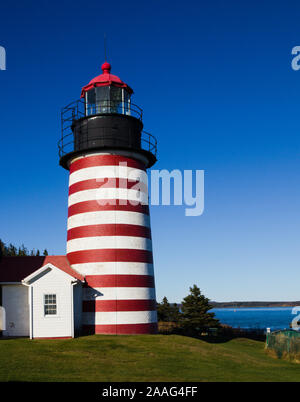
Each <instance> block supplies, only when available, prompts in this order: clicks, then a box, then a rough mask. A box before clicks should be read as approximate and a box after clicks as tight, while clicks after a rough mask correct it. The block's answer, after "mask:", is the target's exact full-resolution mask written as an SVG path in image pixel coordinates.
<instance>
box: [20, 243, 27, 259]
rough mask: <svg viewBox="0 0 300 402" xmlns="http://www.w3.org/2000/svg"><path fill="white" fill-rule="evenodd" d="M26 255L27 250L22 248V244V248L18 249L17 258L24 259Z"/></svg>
mask: <svg viewBox="0 0 300 402" xmlns="http://www.w3.org/2000/svg"><path fill="white" fill-rule="evenodd" d="M26 255H28V250H27V248H26V247H25V246H24V244H22V246H21V247H19V250H18V256H19V257H24V256H26Z"/></svg>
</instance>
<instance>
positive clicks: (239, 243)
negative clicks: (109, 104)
mask: <svg viewBox="0 0 300 402" xmlns="http://www.w3.org/2000/svg"><path fill="white" fill-rule="evenodd" d="M262 3H263V4H262ZM297 3H298V4H297ZM299 21H300V5H299V2H297V1H272V2H271V1H264V2H260V1H251V2H250V1H245V2H240V1H232V0H229V1H209V2H196V1H190V0H187V1H185V2H184V3H183V2H182V1H177V0H173V1H172V2H170V1H164V0H160V1H156V0H155V1H147V2H146V1H141V0H140V1H130V0H129V1H126V2H123V1H122V2H121V1H118V0H115V1H114V2H113V3H111V2H99V1H94V0H90V1H89V2H85V3H83V2H74V1H69V0H62V1H60V2H57V3H54V2H50V1H43V0H40V1H27V2H21V1H16V2H14V4H12V3H9V2H7V3H6V4H2V5H1V14H0V45H1V46H4V47H5V48H6V52H7V70H6V71H0V91H1V96H0V116H1V151H2V152H1V158H0V168H1V172H2V174H1V181H2V190H1V197H0V222H1V223H0V225H1V228H0V237H1V238H2V239H3V240H4V241H6V242H13V243H15V244H21V243H24V244H25V245H26V246H27V247H28V248H39V249H44V248H45V247H46V248H47V249H48V250H49V252H50V253H51V254H64V253H65V244H66V221H67V188H68V175H67V172H66V171H64V170H63V169H62V168H61V167H60V166H59V165H58V155H57V141H58V139H59V135H60V109H61V107H62V106H65V105H66V104H67V103H69V102H71V101H73V100H75V99H77V98H79V96H80V90H81V87H82V86H83V85H85V84H87V83H88V82H89V80H90V79H91V78H93V77H94V76H96V75H98V74H99V73H100V66H101V64H102V62H103V61H104V51H103V35H104V32H105V33H106V35H107V38H108V39H107V43H108V60H109V61H110V62H111V64H112V73H115V74H117V75H119V76H120V77H121V78H122V79H123V80H124V81H125V82H127V83H128V84H129V85H130V86H131V87H133V89H134V91H135V97H134V102H135V103H137V104H138V105H140V106H141V107H142V108H143V109H144V125H145V129H146V130H147V131H150V132H152V133H153V134H154V135H155V136H156V137H157V139H158V146H159V161H158V163H157V164H156V165H155V168H157V169H168V170H172V169H193V170H196V169H203V170H204V171H205V211H204V214H203V215H202V216H199V217H186V216H185V214H184V207H179V206H176V207H172V206H169V207H167V206H153V207H152V208H151V220H152V234H153V247H154V260H155V273H156V284H157V296H158V300H160V299H161V298H162V297H163V296H164V295H166V296H167V297H168V299H169V300H170V301H177V302H179V301H180V300H181V299H182V298H183V297H184V296H185V295H186V294H187V293H188V289H189V286H191V285H193V284H194V283H196V284H197V285H198V286H199V287H200V288H201V290H202V291H203V292H204V294H205V295H206V296H208V297H209V298H210V299H212V300H217V301H230V300H299V299H300V290H299V289H300V269H299V268H300V255H299V254H300V252H299V250H300V247H299V240H300V212H299V206H300V187H299V179H300V140H299V131H300V128H299V115H300V71H293V70H292V69H291V60H292V55H291V50H292V48H293V47H294V46H296V45H300V25H299Z"/></svg>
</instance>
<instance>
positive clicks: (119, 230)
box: [68, 223, 151, 240]
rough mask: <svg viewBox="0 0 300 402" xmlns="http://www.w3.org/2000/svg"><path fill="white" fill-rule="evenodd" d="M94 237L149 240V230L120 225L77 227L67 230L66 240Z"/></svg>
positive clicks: (137, 226) (144, 227) (138, 226)
mask: <svg viewBox="0 0 300 402" xmlns="http://www.w3.org/2000/svg"><path fill="white" fill-rule="evenodd" d="M94 236H134V237H145V238H147V239H151V230H150V228H148V227H146V226H140V225H127V224H121V223H120V224H116V223H112V224H109V223H108V224H103V225H87V226H79V227H76V228H72V229H69V230H68V240H72V239H79V238H82V237H94Z"/></svg>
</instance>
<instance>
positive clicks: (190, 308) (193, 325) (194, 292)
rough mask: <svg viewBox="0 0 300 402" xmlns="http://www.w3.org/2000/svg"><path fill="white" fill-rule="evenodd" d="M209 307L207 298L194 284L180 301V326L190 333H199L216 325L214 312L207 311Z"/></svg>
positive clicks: (217, 324)
mask: <svg viewBox="0 0 300 402" xmlns="http://www.w3.org/2000/svg"><path fill="white" fill-rule="evenodd" d="M210 309H212V306H211V305H210V304H209V299H207V298H206V297H205V296H204V295H202V294H201V291H200V289H199V288H198V286H196V285H194V286H193V287H192V288H190V294H189V295H188V296H186V297H185V298H184V299H183V301H182V307H181V311H182V314H181V325H182V328H183V329H184V330H186V331H187V332H189V333H191V334H199V333H201V332H202V331H203V330H206V329H208V328H210V327H218V326H219V321H218V320H217V319H215V318H214V317H215V315H214V313H209V310H210Z"/></svg>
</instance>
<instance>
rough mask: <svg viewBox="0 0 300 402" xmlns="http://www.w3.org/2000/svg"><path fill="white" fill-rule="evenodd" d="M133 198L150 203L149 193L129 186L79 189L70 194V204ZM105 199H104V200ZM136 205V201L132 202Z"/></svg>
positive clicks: (133, 199) (101, 202)
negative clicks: (128, 187)
mask: <svg viewBox="0 0 300 402" xmlns="http://www.w3.org/2000/svg"><path fill="white" fill-rule="evenodd" d="M111 199H113V200H129V201H130V200H132V201H139V202H140V203H143V204H145V205H146V204H148V195H147V194H146V193H144V192H142V191H138V190H131V189H127V188H94V189H92V190H84V191H78V192H76V193H74V194H71V195H70V196H69V206H71V205H73V204H77V203H78V202H83V201H94V200H99V201H100V205H106V204H105V200H111ZM102 200H104V201H102ZM129 203H130V202H129ZM132 205H136V203H132Z"/></svg>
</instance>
